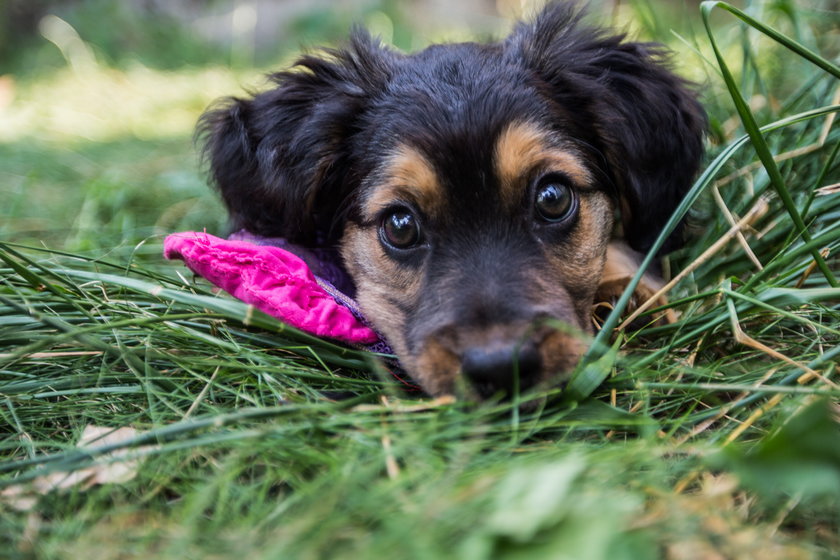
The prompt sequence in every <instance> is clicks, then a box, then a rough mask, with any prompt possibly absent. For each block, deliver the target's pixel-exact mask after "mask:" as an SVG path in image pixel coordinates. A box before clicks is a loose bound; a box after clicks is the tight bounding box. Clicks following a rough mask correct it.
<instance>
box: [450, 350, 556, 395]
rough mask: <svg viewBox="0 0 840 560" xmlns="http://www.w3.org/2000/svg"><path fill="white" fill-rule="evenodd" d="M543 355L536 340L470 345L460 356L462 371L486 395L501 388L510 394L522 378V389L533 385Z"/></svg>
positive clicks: (537, 375) (480, 392)
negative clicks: (530, 341) (537, 346)
mask: <svg viewBox="0 0 840 560" xmlns="http://www.w3.org/2000/svg"><path fill="white" fill-rule="evenodd" d="M541 366H542V359H541V358H540V354H539V352H538V351H537V348H536V346H534V345H533V344H527V343H526V344H522V345H510V346H502V347H493V348H482V347H478V348H469V349H467V350H466V351H465V352H464V353H463V356H462V358H461V372H462V373H463V374H464V375H465V376H466V377H467V379H468V380H469V381H470V382H471V383H472V385H473V387H474V388H475V390H476V391H478V393H479V395H480V396H481V397H483V398H487V397H490V396H492V395H494V394H496V393H497V392H499V391H504V392H506V393H507V396H511V394H512V393H513V391H514V388H515V387H516V386H517V384H516V379H517V377H518V380H519V383H518V385H519V390H520V391H524V390H525V389H527V388H529V387H531V386H532V385H534V383H535V382H536V380H537V379H538V377H539V372H540V368H541Z"/></svg>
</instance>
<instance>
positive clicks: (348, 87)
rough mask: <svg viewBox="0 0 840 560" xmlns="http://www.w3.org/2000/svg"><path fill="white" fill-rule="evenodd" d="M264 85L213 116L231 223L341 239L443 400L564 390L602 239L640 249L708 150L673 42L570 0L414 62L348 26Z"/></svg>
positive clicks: (216, 169)
mask: <svg viewBox="0 0 840 560" xmlns="http://www.w3.org/2000/svg"><path fill="white" fill-rule="evenodd" d="M271 79H272V81H273V84H274V87H273V89H269V90H268V91H265V92H262V93H258V94H256V95H253V96H252V97H248V98H230V99H226V100H224V101H222V103H221V104H220V105H218V106H216V107H215V108H213V109H212V110H210V111H208V112H207V113H206V114H205V115H204V116H203V117H202V121H201V125H200V132H201V133H202V134H203V138H204V139H205V141H206V154H207V157H208V159H209V162H210V167H211V173H212V179H213V181H214V183H215V186H216V187H217V188H218V190H219V191H220V193H221V195H222V198H223V199H224V202H225V204H226V205H227V208H228V209H229V212H230V217H231V220H232V225H233V226H234V228H236V229H246V230H249V231H250V232H253V233H255V234H258V235H264V236H274V237H284V238H286V239H288V240H289V241H291V242H294V243H298V244H302V245H308V246H311V247H336V248H337V249H338V250H339V251H340V254H341V256H342V259H343V263H344V266H345V267H346V269H347V271H348V273H349V274H350V277H351V278H352V280H353V283H354V284H355V289H356V299H357V301H358V302H359V305H360V307H361V309H362V311H363V312H364V313H365V315H366V317H367V318H368V319H370V320H371V321H372V322H373V324H374V326H375V327H376V328H377V329H378V330H379V331H380V332H381V333H382V334H383V335H384V336H385V337H386V338H387V340H388V341H389V343H390V344H391V346H392V348H393V349H394V351H395V352H396V354H397V356H398V357H399V359H400V362H401V363H402V365H403V366H404V367H405V369H406V370H407V372H408V373H409V374H410V375H411V376H412V377H413V379H415V380H416V381H417V382H418V383H419V384H420V385H421V386H422V387H423V389H425V390H426V391H427V392H428V393H429V394H431V395H443V394H450V393H453V392H462V389H461V387H466V392H467V394H470V395H472V396H477V397H479V398H486V397H489V396H491V395H495V394H497V393H499V392H505V393H507V394H511V393H512V392H515V391H524V390H525V389H528V388H530V387H532V386H535V385H537V384H540V385H542V384H561V383H563V381H564V380H565V379H566V377H567V376H568V373H569V372H570V371H571V370H572V368H573V367H574V366H575V365H576V363H577V362H578V361H579V359H580V357H581V355H582V353H583V352H584V351H585V350H586V342H585V338H586V337H585V336H581V335H582V334H585V333H588V332H590V331H591V330H592V326H591V325H592V321H591V312H592V306H593V301H594V298H595V295H596V290H597V289H598V286H599V283H600V281H601V278H602V274H603V271H604V267H605V261H606V255H607V247H608V244H609V242H610V239H611V237H613V236H614V235H615V234H616V232H618V231H620V234H619V235H620V236H621V237H622V238H623V240H624V242H626V243H627V244H629V245H630V246H631V247H632V248H633V249H635V250H637V251H645V250H647V249H648V248H649V247H650V246H651V245H652V243H653V241H654V240H655V239H656V237H657V235H658V234H659V232H660V231H661V229H662V227H663V225H664V223H665V222H666V221H667V220H668V218H669V217H670V214H671V212H672V211H673V210H674V208H675V207H676V206H677V204H678V203H679V201H680V200H681V197H682V196H683V195H684V193H685V192H686V190H687V189H688V188H689V186H690V184H691V181H692V179H693V177H694V176H695V174H696V172H697V170H698V166H699V162H700V159H701V155H702V134H703V130H704V128H705V115H704V112H703V110H702V108H701V106H700V105H699V104H698V102H697V100H696V99H695V96H694V94H693V93H692V91H691V89H690V88H689V87H688V86H687V84H686V83H685V82H684V81H682V80H681V79H680V78H678V77H676V76H675V75H673V74H672V73H671V72H670V71H669V70H668V69H667V68H666V66H665V65H664V64H663V50H662V49H661V48H660V47H659V46H656V45H652V44H644V43H633V42H628V41H626V40H625V39H624V37H623V36H613V35H611V34H609V33H607V32H605V31H602V30H598V29H594V28H591V27H588V26H586V25H585V24H584V23H582V21H581V17H580V11H579V10H578V9H577V8H576V7H575V6H573V5H570V4H568V3H552V4H549V5H548V6H547V7H546V8H545V9H544V10H543V11H542V12H541V13H540V14H539V15H538V16H537V17H536V18H535V19H534V20H533V21H530V22H524V23H520V24H518V25H517V26H516V27H515V28H514V29H513V31H512V33H511V34H510V35H509V36H508V37H507V38H506V39H504V40H502V41H500V42H495V43H488V44H479V43H459V44H447V45H434V46H431V47H428V48H427V49H425V50H423V51H421V52H418V53H414V54H402V53H399V52H397V51H395V50H393V49H391V48H389V47H386V46H384V45H382V44H380V42H379V41H378V40H375V39H373V38H371V37H370V36H369V35H368V34H367V33H366V32H364V31H362V30H356V31H354V32H353V34H352V36H351V38H350V41H349V44H348V45H347V47H346V48H343V49H340V50H325V51H323V52H321V53H320V54H309V55H305V56H303V57H302V58H300V59H299V60H298V61H297V63H296V64H295V66H294V67H293V68H292V69H290V70H288V71H283V72H279V73H276V74H273V75H272V76H271ZM678 243H679V235H672V237H671V238H670V240H669V247H668V248H669V249H670V248H674V247H676V246H677V245H678Z"/></svg>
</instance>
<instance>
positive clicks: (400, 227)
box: [379, 208, 420, 249]
mask: <svg viewBox="0 0 840 560" xmlns="http://www.w3.org/2000/svg"><path fill="white" fill-rule="evenodd" d="M379 236H380V238H381V239H382V241H383V242H384V243H385V244H386V245H389V246H391V247H393V248H395V249H410V248H411V247H414V246H415V245H417V244H418V243H419V242H420V224H419V223H418V221H417V218H416V217H415V216H414V214H412V213H411V212H410V211H408V210H406V209H405V208H400V209H398V210H394V211H392V212H389V213H388V214H386V215H385V217H384V218H383V220H382V224H381V225H380V226H379Z"/></svg>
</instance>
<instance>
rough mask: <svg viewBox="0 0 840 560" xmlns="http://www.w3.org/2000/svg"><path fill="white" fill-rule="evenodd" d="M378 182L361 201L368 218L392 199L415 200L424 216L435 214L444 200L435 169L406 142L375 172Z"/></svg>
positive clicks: (390, 202) (386, 205) (389, 203)
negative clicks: (406, 144)
mask: <svg viewBox="0 0 840 560" xmlns="http://www.w3.org/2000/svg"><path fill="white" fill-rule="evenodd" d="M377 175H378V176H379V177H381V182H380V184H378V185H376V186H375V187H374V188H373V189H372V193H371V194H370V196H369V197H368V198H367V199H366V200H364V201H363V203H362V207H363V211H364V214H365V216H366V217H367V218H368V219H370V218H372V217H373V216H375V215H376V214H377V213H378V212H379V211H381V210H382V209H384V208H387V207H388V206H390V205H391V204H393V203H394V202H395V201H401V200H402V199H405V198H407V199H409V200H406V201H405V202H412V203H414V204H416V205H417V206H418V207H419V209H420V210H422V211H423V212H424V213H425V214H426V215H427V216H432V217H434V216H436V215H437V214H438V213H439V212H440V209H441V208H442V205H443V202H444V192H443V188H442V187H441V183H440V180H439V179H438V175H437V173H435V170H434V168H433V167H432V164H431V163H429V160H428V159H426V157H425V156H423V154H421V153H420V152H418V151H417V150H415V149H414V148H411V147H409V146H405V145H403V146H400V147H398V148H397V150H396V151H395V152H394V153H393V155H391V156H390V157H389V158H388V159H387V162H386V164H385V166H384V167H383V168H382V169H381V170H380V172H379V173H378V174H377Z"/></svg>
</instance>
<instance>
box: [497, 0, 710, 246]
mask: <svg viewBox="0 0 840 560" xmlns="http://www.w3.org/2000/svg"><path fill="white" fill-rule="evenodd" d="M580 20H581V13H580V10H578V9H577V8H576V7H575V6H574V4H573V3H568V2H564V3H552V4H549V5H548V6H547V7H546V8H545V9H544V10H543V12H542V13H541V14H540V15H538V16H537V18H536V19H535V20H534V21H533V22H531V23H522V24H520V25H519V26H518V27H517V28H516V29H515V30H514V31H513V33H512V34H511V36H510V37H509V38H508V40H507V42H506V44H505V47H506V51H507V52H508V53H509V56H513V57H515V58H518V59H520V63H524V64H525V65H526V67H527V68H529V69H530V70H532V71H533V72H535V73H536V75H537V77H538V78H539V79H540V80H541V81H543V82H544V83H545V84H546V85H547V86H548V87H547V88H546V89H547V91H548V92H549V95H550V96H551V97H552V98H553V99H554V100H555V101H556V102H557V103H558V104H559V106H560V107H562V108H564V109H565V110H566V111H567V113H568V114H569V115H571V120H573V121H575V122H576V123H580V124H582V125H583V126H582V127H580V126H579V127H578V128H579V129H582V133H583V135H584V136H585V138H584V141H586V142H587V143H589V144H592V147H593V148H595V149H596V150H597V151H598V152H600V154H598V155H599V157H602V158H603V159H604V160H605V161H604V164H605V169H604V170H603V171H605V172H606V174H607V176H608V177H609V178H610V179H611V180H612V181H613V182H614V183H615V187H616V189H617V191H618V193H617V194H618V196H619V199H620V201H621V204H620V205H621V214H622V223H623V227H624V238H625V240H626V241H627V242H628V243H629V244H630V245H631V246H632V247H633V248H634V249H636V250H638V251H643V252H644V251H647V250H648V249H649V248H650V246H651V245H652V244H653V242H654V241H655V240H656V237H657V236H658V235H659V233H660V232H661V230H662V228H663V226H664V225H665V223H666V222H667V221H668V219H669V218H670V216H671V214H672V213H673V211H674V210H675V208H676V207H677V205H678V204H679V202H680V201H681V200H682V198H683V196H684V195H685V193H686V191H687V190H688V189H689V188H690V187H691V182H692V180H693V179H694V176H695V175H696V173H697V171H698V167H699V165H700V160H701V157H702V154H703V133H704V131H705V128H706V116H705V113H704V111H703V108H702V107H701V106H700V104H699V103H698V102H697V100H696V98H695V95H694V94H693V92H692V91H691V90H690V88H689V86H688V84H687V83H686V82H684V81H683V80H681V79H680V78H678V77H677V76H675V75H674V74H672V73H671V72H670V71H669V70H668V68H667V66H666V65H665V56H664V49H663V48H662V47H661V46H658V45H655V44H650V43H633V42H626V41H625V40H624V36H621V35H618V36H613V35H609V34H607V33H605V32H604V31H602V30H598V29H594V28H590V27H587V26H585V25H584V24H582V23H581V21H580ZM681 237H682V235H681V231H680V230H677V231H675V232H674V234H672V235H671V237H670V238H669V240H668V243H667V244H666V246H665V247H664V248H663V249H664V250H665V251H667V250H671V249H675V248H677V247H678V246H679V245H680V244H681Z"/></svg>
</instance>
